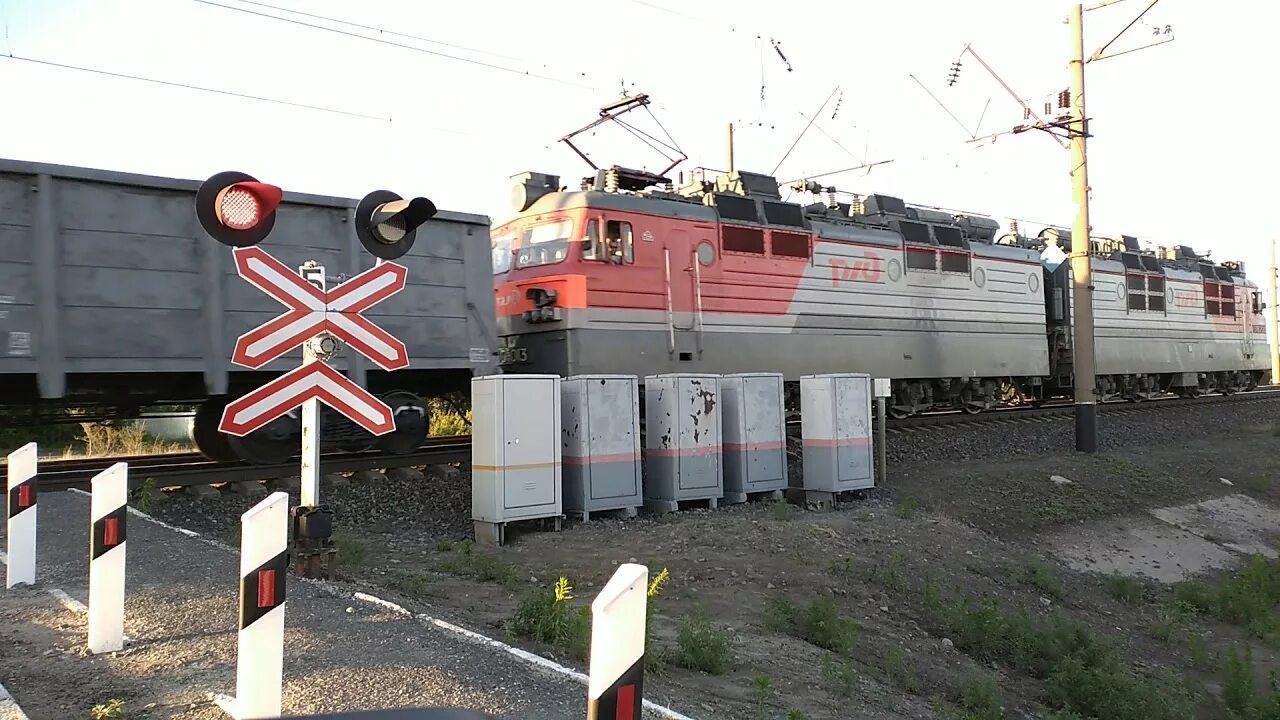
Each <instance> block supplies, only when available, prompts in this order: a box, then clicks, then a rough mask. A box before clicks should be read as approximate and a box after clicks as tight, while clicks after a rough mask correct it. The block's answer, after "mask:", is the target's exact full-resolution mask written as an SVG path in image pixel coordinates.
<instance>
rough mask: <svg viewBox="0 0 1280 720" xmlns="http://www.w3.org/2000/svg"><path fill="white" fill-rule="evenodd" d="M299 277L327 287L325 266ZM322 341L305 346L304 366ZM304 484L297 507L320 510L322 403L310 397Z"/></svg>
mask: <svg viewBox="0 0 1280 720" xmlns="http://www.w3.org/2000/svg"><path fill="white" fill-rule="evenodd" d="M298 270H299V274H301V275H302V277H303V278H305V279H306V280H307V282H309V283H311V284H313V285H315V286H316V287H318V288H320V290H321V291H324V289H325V287H326V283H325V276H324V266H323V265H319V264H317V263H316V262H314V261H310V262H308V263H307V264H306V265H304V266H302V267H301V268H299V269H298ZM318 341H319V338H318V337H317V338H312V339H310V340H308V341H307V342H305V343H303V345H302V364H303V365H308V364H310V363H313V362H315V361H316V360H317V359H318V357H317V354H316V347H315V344H316V342H318ZM299 484H300V485H301V490H300V493H299V495H300V497H299V501H298V504H299V505H301V506H302V507H304V508H305V507H317V506H319V505H320V400H319V398H311V399H310V400H307V401H305V402H303V403H302V468H301V475H300V477H299Z"/></svg>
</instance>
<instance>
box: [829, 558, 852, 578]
mask: <svg viewBox="0 0 1280 720" xmlns="http://www.w3.org/2000/svg"><path fill="white" fill-rule="evenodd" d="M830 570H831V574H832V575H838V576H840V577H841V578H844V579H845V580H850V579H852V578H853V572H854V571H853V558H841V559H839V560H832V561H831V565H830Z"/></svg>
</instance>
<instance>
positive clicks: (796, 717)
mask: <svg viewBox="0 0 1280 720" xmlns="http://www.w3.org/2000/svg"><path fill="white" fill-rule="evenodd" d="M787 720H805V719H804V713H802V712H800V711H799V710H791V711H789V712H788V713H787Z"/></svg>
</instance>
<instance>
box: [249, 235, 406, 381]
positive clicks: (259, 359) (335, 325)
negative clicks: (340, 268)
mask: <svg viewBox="0 0 1280 720" xmlns="http://www.w3.org/2000/svg"><path fill="white" fill-rule="evenodd" d="M233 253H234V254H235V259H236V270H237V271H238V272H239V274H240V277H242V278H244V279H245V280H247V281H248V282H249V283H250V284H251V285H253V286H254V287H256V288H258V289H259V290H261V291H263V292H265V293H266V294H268V295H270V296H271V297H272V298H274V299H275V300H276V301H277V302H279V303H280V304H281V305H284V306H285V307H286V308H288V312H286V313H284V314H283V315H280V316H279V317H277V318H275V319H274V320H271V321H270V322H268V323H266V324H263V325H259V326H258V327H256V328H254V329H253V330H250V331H249V332H247V333H245V334H243V335H241V336H240V338H239V339H238V340H236V347H235V350H234V351H233V352H232V356H231V362H234V363H235V364H237V365H242V366H244V367H247V368H251V369H257V368H260V367H262V366H263V365H266V364H267V363H269V362H271V361H272V360H275V359H276V358H278V357H280V356H281V355H284V354H285V353H287V352H289V351H291V350H293V349H294V348H296V347H298V346H299V345H301V344H302V343H304V342H306V341H307V340H308V339H309V338H312V337H314V336H316V335H318V334H320V333H326V332H327V333H329V334H331V335H333V336H334V337H336V338H337V339H339V340H341V341H343V342H345V343H347V344H348V345H350V346H351V347H353V348H355V349H356V350H357V351H359V352H360V354H362V355H364V356H366V357H368V358H369V359H370V360H373V361H374V362H375V363H377V364H378V366H379V367H381V368H383V369H384V370H399V369H400V368H405V367H408V366H409V351H408V350H407V349H406V348H405V345H404V343H403V342H401V341H400V340H399V339H397V338H396V337H395V336H394V335H392V334H391V333H389V332H387V331H386V330H383V329H382V328H380V327H378V326H377V325H374V324H373V323H372V322H370V321H369V320H368V319H366V318H365V317H364V316H362V315H361V314H360V313H362V312H363V311H365V310H367V309H369V308H370V307H372V306H374V305H376V304H378V303H379V302H382V301H383V300H385V299H387V298H389V297H391V296H392V295H395V294H396V293H398V292H400V291H401V290H403V289H404V287H405V281H406V279H407V278H408V275H409V271H408V269H406V268H405V267H404V266H403V265H397V264H396V263H391V262H383V263H378V265H376V266H375V267H373V268H371V269H369V270H366V271H364V272H362V273H360V274H359V275H356V276H355V277H353V278H351V279H350V280H347V281H346V282H344V283H342V284H341V285H338V286H337V287H335V288H334V289H332V290H328V291H324V290H321V289H320V288H317V287H316V286H315V285H312V284H311V283H309V282H307V281H306V280H304V279H303V278H302V276H301V275H299V274H298V273H296V272H294V271H293V270H291V269H290V268H289V267H288V266H287V265H285V264H284V263H282V262H280V261H279V260H276V259H275V258H273V257H271V255H269V254H268V253H267V252H266V251H265V250H263V249H261V248H236V249H235V250H234V251H233Z"/></svg>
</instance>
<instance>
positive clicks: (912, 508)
mask: <svg viewBox="0 0 1280 720" xmlns="http://www.w3.org/2000/svg"><path fill="white" fill-rule="evenodd" d="M919 509H920V501H919V500H917V499H915V498H914V497H912V496H910V495H908V496H906V497H904V498H902V499H901V500H899V501H898V504H897V505H896V506H894V508H893V511H894V512H895V513H897V514H898V517H900V518H902V519H903V520H910V519H911V517H912V516H913V515H915V514H916V510H919Z"/></svg>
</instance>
